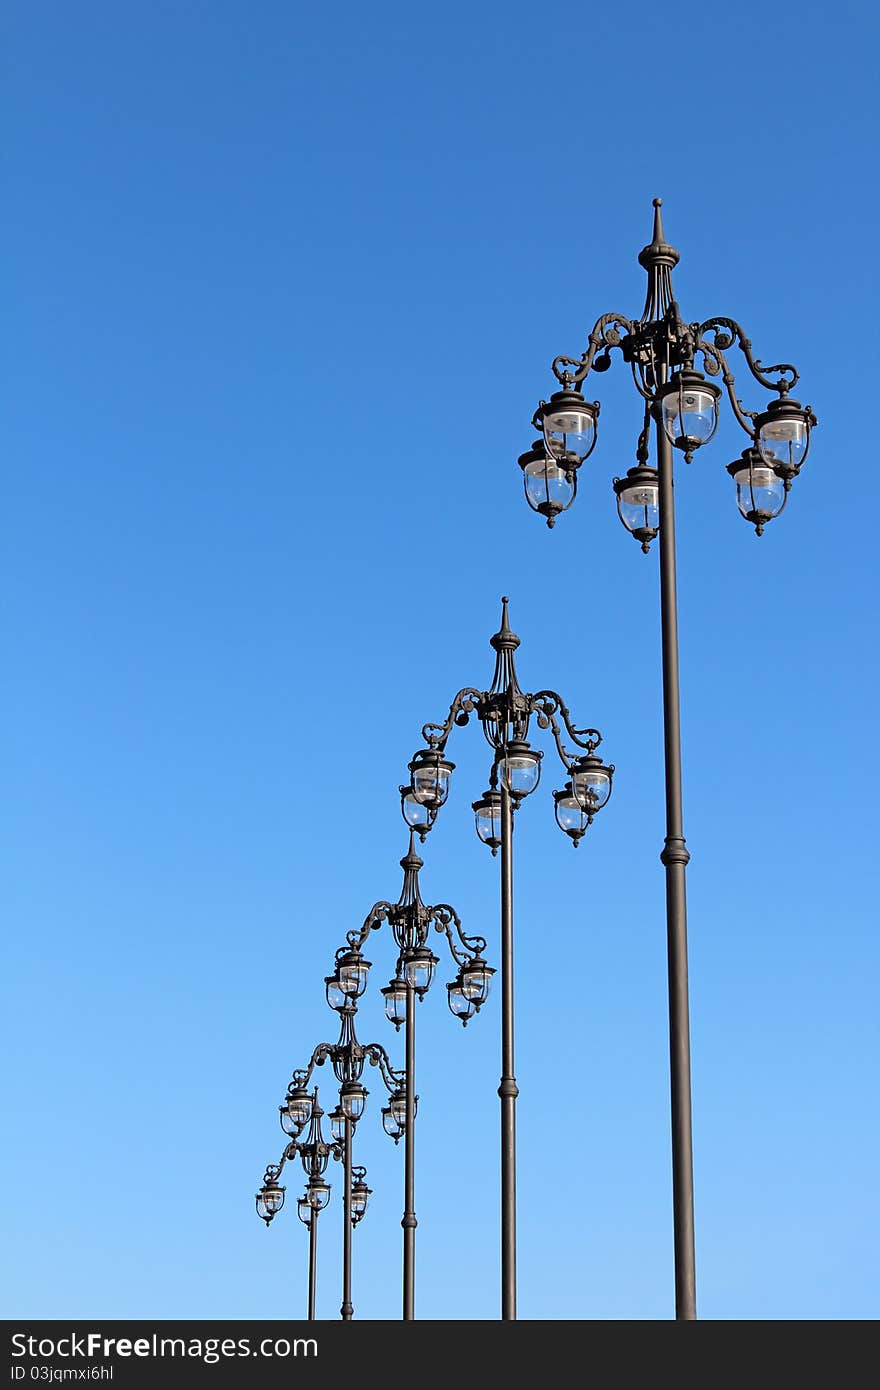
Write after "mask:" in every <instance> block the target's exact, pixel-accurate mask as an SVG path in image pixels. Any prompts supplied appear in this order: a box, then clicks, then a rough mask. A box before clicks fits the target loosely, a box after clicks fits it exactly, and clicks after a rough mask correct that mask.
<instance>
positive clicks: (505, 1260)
mask: <svg viewBox="0 0 880 1390" xmlns="http://www.w3.org/2000/svg"><path fill="white" fill-rule="evenodd" d="M498 1094H499V1096H500V1097H501V1317H502V1319H504V1320H506V1321H513V1320H514V1319H515V1318H516V1098H517V1096H518V1095H519V1091H518V1089H517V1085H516V1077H515V1076H514V1069H513V810H512V807H511V804H510V793H509V792H508V790H507V787H506V786H504V784H503V780H502V787H501V1085H500V1086H499V1087H498Z"/></svg>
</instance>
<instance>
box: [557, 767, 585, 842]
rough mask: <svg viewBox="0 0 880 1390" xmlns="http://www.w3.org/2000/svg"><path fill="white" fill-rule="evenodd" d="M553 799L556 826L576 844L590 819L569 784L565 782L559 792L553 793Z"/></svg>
mask: <svg viewBox="0 0 880 1390" xmlns="http://www.w3.org/2000/svg"><path fill="white" fill-rule="evenodd" d="M553 799H554V801H555V802H556V824H557V825H558V826H559V828H560V830H564V831H565V833H566V835H569V836H571V838H572V840H574V842H575V844H577V843H578V841H579V840H580V838H581V836H582V835H583V834H584V833H585V832H586V829H587V827H588V826H589V824H590V819H589V816H588V815H587V814H586V812H585V811H584V810H583V808H582V807H581V805H580V802H579V801H578V799H577V797H576V796H575V794H574V792H573V791H572V788H571V783H570V782H566V784H565V786H564V787H563V789H562V791H561V792H554V793H553Z"/></svg>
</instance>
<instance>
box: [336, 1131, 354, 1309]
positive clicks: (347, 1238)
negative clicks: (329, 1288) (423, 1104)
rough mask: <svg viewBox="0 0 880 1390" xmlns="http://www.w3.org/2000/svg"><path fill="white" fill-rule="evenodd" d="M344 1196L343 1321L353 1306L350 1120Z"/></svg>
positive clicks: (345, 1161) (346, 1141)
mask: <svg viewBox="0 0 880 1390" xmlns="http://www.w3.org/2000/svg"><path fill="white" fill-rule="evenodd" d="M343 1162H344V1166H345V1196H344V1200H343V1212H342V1229H343V1234H342V1307H341V1308H340V1310H339V1311H340V1312H341V1314H342V1318H343V1321H344V1322H351V1320H352V1318H353V1317H354V1306H353V1304H352V1301H351V1120H349V1119H348V1118H346V1121H345V1153H344V1154H343Z"/></svg>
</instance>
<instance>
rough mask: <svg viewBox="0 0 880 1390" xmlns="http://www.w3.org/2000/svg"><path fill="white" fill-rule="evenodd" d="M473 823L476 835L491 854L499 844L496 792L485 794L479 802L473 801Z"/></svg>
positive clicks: (499, 816)
mask: <svg viewBox="0 0 880 1390" xmlns="http://www.w3.org/2000/svg"><path fill="white" fill-rule="evenodd" d="M473 810H474V823H475V825H476V828H477V835H478V836H479V838H480V839H481V840H482V842H483V844H484V845H488V846H489V848H490V849H491V851H492V853H493V854H495V852H496V850H497V849H498V848H499V846H500V844H501V796H500V794H499V793H498V792H487V793H486V795H485V796H484V797H483V798H482V800H481V801H475V802H474V806H473Z"/></svg>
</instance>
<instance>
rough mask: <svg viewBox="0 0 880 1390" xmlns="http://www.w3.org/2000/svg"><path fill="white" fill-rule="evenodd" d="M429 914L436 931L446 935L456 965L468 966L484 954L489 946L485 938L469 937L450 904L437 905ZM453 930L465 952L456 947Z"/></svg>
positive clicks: (429, 909) (431, 908) (429, 910)
mask: <svg viewBox="0 0 880 1390" xmlns="http://www.w3.org/2000/svg"><path fill="white" fill-rule="evenodd" d="M428 913H429V920H430V921H432V922H433V923H434V930H435V931H438V932H443V933H444V934H445V936H446V939H447V941H448V943H449V950H450V952H451V954H452V958H453V960H454V961H455V963H456V965H458V966H462V965H467V964H468V962H469V961H471V960H473V959H475V957H476V956H482V955H483V954H484V952H485V950H486V944H487V943H486V939H485V937H483V936H468V935H467V934H466V933H465V932H464V931H463V929H462V925H461V918H460V917H459V915H458V913H457V912H456V910H455V908H454V907H450V906H449V904H448V903H437V904H436V905H435V906H434V907H430V908H428ZM453 928H454V929H455V935H457V937H458V940H459V942H460V943H461V946H462V947H464V950H461V949H460V948H459V947H458V946H456V944H455V936H454V935H453Z"/></svg>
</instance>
